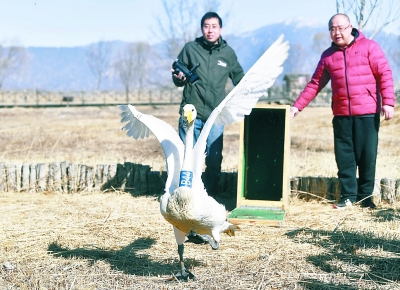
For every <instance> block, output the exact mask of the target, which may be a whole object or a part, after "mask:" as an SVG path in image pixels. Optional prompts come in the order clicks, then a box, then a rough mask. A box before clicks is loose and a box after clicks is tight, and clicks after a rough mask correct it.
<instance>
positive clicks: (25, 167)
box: [21, 163, 29, 191]
mask: <svg viewBox="0 0 400 290" xmlns="http://www.w3.org/2000/svg"><path fill="white" fill-rule="evenodd" d="M21 170H22V173H21V191H28V190H29V163H24V164H22V169H21Z"/></svg>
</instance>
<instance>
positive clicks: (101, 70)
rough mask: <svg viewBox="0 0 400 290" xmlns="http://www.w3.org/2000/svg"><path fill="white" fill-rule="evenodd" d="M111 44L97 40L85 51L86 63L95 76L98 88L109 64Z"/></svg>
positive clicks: (98, 88)
mask: <svg viewBox="0 0 400 290" xmlns="http://www.w3.org/2000/svg"><path fill="white" fill-rule="evenodd" d="M111 51H112V48H111V44H110V43H109V42H104V41H99V42H98V43H95V44H92V45H90V46H89V48H88V50H87V51H86V63H87V64H88V66H89V68H90V70H91V71H92V73H93V75H94V76H95V78H96V89H97V90H100V87H101V83H102V80H103V78H104V76H105V74H106V73H107V70H108V69H109V66H110V55H111Z"/></svg>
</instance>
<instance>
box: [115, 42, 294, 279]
mask: <svg viewBox="0 0 400 290" xmlns="http://www.w3.org/2000/svg"><path fill="white" fill-rule="evenodd" d="M288 51H289V44H288V42H287V41H283V35H281V36H280V37H279V38H278V39H277V40H276V41H275V42H274V43H273V44H272V45H271V46H270V47H269V48H268V50H267V51H266V52H265V53H264V54H263V55H262V56H261V57H260V58H259V60H258V61H257V62H256V63H255V64H254V65H253V66H252V67H251V68H250V70H249V71H248V72H247V73H246V74H245V76H244V77H243V78H242V80H241V81H240V83H239V84H238V85H237V86H236V87H235V88H234V89H233V90H232V91H231V92H230V93H229V94H228V96H226V98H225V99H224V100H223V101H222V102H221V103H220V104H219V105H218V106H217V107H216V108H215V109H214V110H213V112H212V113H211V115H210V117H209V118H208V119H207V121H206V123H205V125H204V128H203V130H202V131H201V134H200V136H199V138H198V140H197V142H196V144H195V145H194V147H193V133H192V131H191V130H192V127H191V126H193V124H192V123H193V122H194V119H195V114H196V109H195V108H194V106H192V105H186V106H185V108H184V110H183V116H182V117H183V119H184V120H186V122H187V130H188V132H187V135H186V136H187V138H186V139H189V140H186V144H184V143H183V142H182V141H181V139H180V138H179V136H178V134H177V132H176V130H175V129H174V128H172V126H171V125H169V124H168V123H166V122H164V121H162V120H160V119H158V118H156V117H154V116H151V115H148V114H142V113H140V112H139V111H137V110H136V108H135V107H134V106H131V105H121V106H119V109H120V110H121V111H122V113H121V116H122V119H121V122H122V123H126V124H125V126H124V127H123V129H124V130H126V131H127V135H128V136H129V137H133V138H134V139H139V138H147V137H148V136H149V132H150V131H151V132H152V133H153V134H154V135H155V137H156V138H157V139H158V141H159V142H160V144H161V146H162V148H163V150H164V154H165V158H166V165H167V180H166V183H165V193H164V194H163V196H162V197H161V199H160V211H161V214H162V215H163V216H164V218H165V219H166V220H167V221H168V222H170V223H171V224H172V225H173V229H174V234H175V239H176V242H177V244H178V254H179V258H180V264H181V270H180V272H179V273H178V274H177V275H175V276H176V277H177V278H179V279H187V278H194V275H193V274H192V273H191V272H189V271H188V270H187V269H186V268H185V266H184V262H183V250H184V246H183V244H184V242H185V239H186V234H188V233H189V231H190V230H194V231H196V232H197V233H198V234H204V236H203V237H204V238H206V239H207V237H208V236H209V235H210V236H212V238H213V240H214V241H213V240H212V239H211V238H210V239H209V240H208V242H209V243H210V244H211V246H212V247H213V248H214V249H216V248H218V246H219V240H220V233H222V232H225V233H227V234H229V235H233V234H234V230H235V226H234V225H232V224H230V223H229V222H228V221H227V220H226V210H225V207H224V206H223V205H221V204H219V203H218V202H217V201H215V200H214V199H213V198H212V197H210V196H208V194H207V192H206V190H205V188H204V184H203V182H202V179H201V175H202V169H203V165H204V162H205V149H206V141H207V137H208V134H209V132H210V130H211V127H212V125H213V124H219V125H228V124H231V123H233V122H239V121H242V120H243V119H244V116H245V115H249V114H250V112H251V110H252V108H253V107H254V106H255V105H256V103H257V101H258V100H259V98H260V97H261V96H263V95H265V93H266V91H267V89H268V88H269V87H271V86H272V85H273V83H274V82H275V80H276V78H277V77H278V76H279V75H280V74H281V73H282V71H283V63H284V61H285V60H286V58H287V56H288ZM188 184H189V185H190V186H188ZM182 212H184V214H183V215H182V214H181V213H182Z"/></svg>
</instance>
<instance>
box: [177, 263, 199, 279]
mask: <svg viewBox="0 0 400 290" xmlns="http://www.w3.org/2000/svg"><path fill="white" fill-rule="evenodd" d="M174 278H175V279H178V280H179V281H188V280H189V279H193V280H195V279H196V276H194V275H193V273H192V272H190V271H189V270H188V269H186V268H185V265H184V264H183V263H181V270H180V271H179V272H178V273H176V274H175V275H174Z"/></svg>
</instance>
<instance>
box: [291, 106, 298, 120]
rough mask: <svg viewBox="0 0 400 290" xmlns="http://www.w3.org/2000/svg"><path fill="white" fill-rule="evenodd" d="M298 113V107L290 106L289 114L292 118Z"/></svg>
mask: <svg viewBox="0 0 400 290" xmlns="http://www.w3.org/2000/svg"><path fill="white" fill-rule="evenodd" d="M298 114H299V109H298V108H296V107H290V116H291V117H292V118H294V117H296V116H297V115H298Z"/></svg>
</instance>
